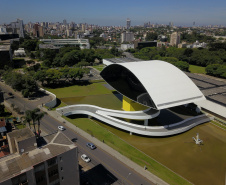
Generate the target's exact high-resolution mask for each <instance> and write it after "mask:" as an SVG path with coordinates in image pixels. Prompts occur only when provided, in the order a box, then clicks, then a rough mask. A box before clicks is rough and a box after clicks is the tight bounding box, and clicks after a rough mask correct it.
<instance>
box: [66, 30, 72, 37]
mask: <svg viewBox="0 0 226 185" xmlns="http://www.w3.org/2000/svg"><path fill="white" fill-rule="evenodd" d="M66 35H67V37H71V36H72V31H71V30H69V29H67V30H66Z"/></svg>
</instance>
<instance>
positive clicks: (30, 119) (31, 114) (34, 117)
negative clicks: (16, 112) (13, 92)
mask: <svg viewBox="0 0 226 185" xmlns="http://www.w3.org/2000/svg"><path fill="white" fill-rule="evenodd" d="M45 114H46V112H41V111H40V109H39V108H36V109H33V110H26V111H25V115H24V116H23V117H22V119H23V122H24V123H28V125H29V128H31V124H33V127H34V132H35V133H36V134H37V136H40V133H41V130H40V121H41V119H42V118H43V117H44V116H45ZM36 124H37V125H38V132H37V131H36Z"/></svg>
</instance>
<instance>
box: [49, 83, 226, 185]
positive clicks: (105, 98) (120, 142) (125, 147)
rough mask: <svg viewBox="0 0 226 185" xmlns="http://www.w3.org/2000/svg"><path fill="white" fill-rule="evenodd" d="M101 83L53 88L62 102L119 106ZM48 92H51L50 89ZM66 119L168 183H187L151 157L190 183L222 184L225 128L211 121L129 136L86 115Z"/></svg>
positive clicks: (225, 150) (116, 99)
mask: <svg viewBox="0 0 226 185" xmlns="http://www.w3.org/2000/svg"><path fill="white" fill-rule="evenodd" d="M103 84H104V83H95V84H91V85H88V86H75V87H71V89H70V88H61V89H53V90H55V91H56V94H59V95H61V101H62V102H64V103H66V104H76V103H87V104H94V105H98V106H101V107H106V108H112V109H121V102H120V100H119V99H118V98H117V97H116V96H115V95H114V94H112V91H110V90H108V89H106V88H105V87H104V86H103ZM70 90H76V92H74V93H71V92H68V91H70ZM50 91H51V92H53V91H52V89H51V90H50ZM57 91H58V92H57ZM61 91H63V92H64V93H63V92H61ZM77 92H78V94H77ZM98 93H99V94H98ZM72 95H73V96H72ZM66 119H67V120H68V121H70V122H71V123H73V124H75V125H76V126H78V127H79V128H81V129H83V130H84V131H86V132H88V133H89V134H91V135H93V136H94V137H96V138H98V139H99V140H101V141H102V140H103V139H104V141H105V143H107V144H108V145H109V146H111V147H112V148H114V149H116V150H118V151H119V152H120V153H121V154H123V155H125V156H127V157H128V158H130V159H131V160H133V161H134V162H136V163H137V164H139V165H140V166H142V167H143V166H144V165H146V166H147V168H148V170H149V171H150V172H152V173H154V174H156V175H157V176H159V177H160V178H162V179H163V180H165V181H166V182H168V183H169V184H189V182H187V181H186V180H184V179H183V178H181V177H180V176H177V175H176V174H174V173H173V172H171V171H170V170H168V169H167V168H165V167H164V166H162V165H160V164H158V163H157V162H156V161H155V160H157V161H159V162H160V163H162V164H163V165H165V166H167V167H168V168H170V169H172V170H173V171H175V172H176V173H178V174H180V175H181V176H183V177H184V178H186V179H188V180H189V181H191V182H192V183H194V184H207V185H208V184H217V185H218V184H219V185H224V182H225V171H226V166H225V164H226V157H225V154H226V131H224V130H222V129H221V128H219V127H216V126H215V125H213V124H211V123H206V124H203V125H200V126H197V127H195V128H193V129H191V130H190V131H188V132H185V133H182V134H179V135H176V136H171V137H163V138H161V137H160V138H158V137H143V136H138V135H129V133H127V132H124V131H121V130H119V129H117V128H114V127H111V126H109V125H107V124H104V123H101V122H99V121H96V120H95V122H94V121H93V120H90V119H87V118H66ZM196 133H199V135H200V139H202V140H203V141H204V144H203V145H196V144H195V143H194V141H193V139H192V137H195V136H196ZM120 138H121V139H120ZM132 146H133V147H132ZM134 147H135V148H137V149H139V150H136V149H135V148H134ZM153 159H154V160H153Z"/></svg>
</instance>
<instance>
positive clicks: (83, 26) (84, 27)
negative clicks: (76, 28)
mask: <svg viewBox="0 0 226 185" xmlns="http://www.w3.org/2000/svg"><path fill="white" fill-rule="evenodd" d="M85 30H86V25H85V24H82V31H83V32H85Z"/></svg>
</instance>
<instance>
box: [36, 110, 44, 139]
mask: <svg viewBox="0 0 226 185" xmlns="http://www.w3.org/2000/svg"><path fill="white" fill-rule="evenodd" d="M45 114H46V112H41V113H39V114H37V117H36V118H37V121H38V136H40V120H41V119H42V118H43V117H44V116H45Z"/></svg>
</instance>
